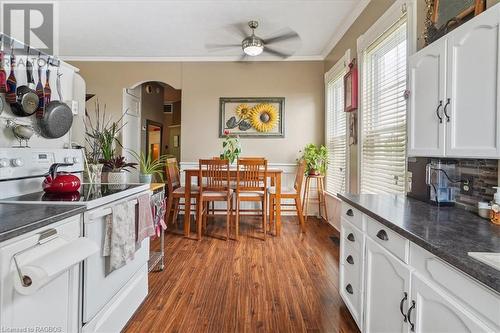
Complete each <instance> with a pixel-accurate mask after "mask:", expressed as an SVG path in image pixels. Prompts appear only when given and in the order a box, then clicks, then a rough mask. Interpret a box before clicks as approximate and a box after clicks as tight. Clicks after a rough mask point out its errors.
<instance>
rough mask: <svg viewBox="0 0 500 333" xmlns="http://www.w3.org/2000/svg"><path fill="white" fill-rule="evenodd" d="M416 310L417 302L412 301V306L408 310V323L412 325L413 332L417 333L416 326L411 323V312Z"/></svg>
mask: <svg viewBox="0 0 500 333" xmlns="http://www.w3.org/2000/svg"><path fill="white" fill-rule="evenodd" d="M413 309H415V301H411V306H410V308H409V309H408V313H407V314H406V317H407V318H408V322H409V323H410V330H411V331H412V332H415V324H414V323H412V322H411V317H410V316H411V312H412V311H413Z"/></svg>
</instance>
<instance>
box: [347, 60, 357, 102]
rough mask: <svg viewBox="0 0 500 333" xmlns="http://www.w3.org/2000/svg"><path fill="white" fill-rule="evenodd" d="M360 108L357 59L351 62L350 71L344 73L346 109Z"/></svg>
mask: <svg viewBox="0 0 500 333" xmlns="http://www.w3.org/2000/svg"><path fill="white" fill-rule="evenodd" d="M357 109H358V67H357V66H356V59H353V60H352V62H351V63H350V64H349V71H348V72H347V73H346V75H344V111H345V112H352V111H356V110H357Z"/></svg>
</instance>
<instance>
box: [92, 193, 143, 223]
mask: <svg viewBox="0 0 500 333" xmlns="http://www.w3.org/2000/svg"><path fill="white" fill-rule="evenodd" d="M122 202H123V201H122ZM128 202H129V203H133V204H134V205H137V204H138V201H137V198H134V199H132V200H129V201H128ZM114 205H115V204H113V205H111V206H108V207H105V208H101V209H97V210H95V211H93V212H92V213H90V214H89V218H88V220H87V219H86V222H85V223H87V221H88V223H92V222H93V221H94V220H95V219H98V218H101V217H103V216H107V215H111V214H113V210H112V209H111V207H112V206H114Z"/></svg>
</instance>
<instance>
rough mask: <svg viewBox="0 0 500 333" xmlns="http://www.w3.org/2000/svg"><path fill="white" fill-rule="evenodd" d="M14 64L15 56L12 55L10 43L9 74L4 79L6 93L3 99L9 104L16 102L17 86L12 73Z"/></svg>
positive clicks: (12, 50)
mask: <svg viewBox="0 0 500 333" xmlns="http://www.w3.org/2000/svg"><path fill="white" fill-rule="evenodd" d="M15 65H16V58H15V56H14V49H13V48H12V45H11V52H10V74H9V77H8V78H7V81H6V87H7V94H6V95H5V101H6V102H7V103H9V104H13V103H15V102H16V99H17V98H16V87H17V80H16V75H15V74H14V67H15Z"/></svg>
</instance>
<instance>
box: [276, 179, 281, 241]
mask: <svg viewBox="0 0 500 333" xmlns="http://www.w3.org/2000/svg"><path fill="white" fill-rule="evenodd" d="M280 235H281V173H280V172H278V173H276V236H280Z"/></svg>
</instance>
